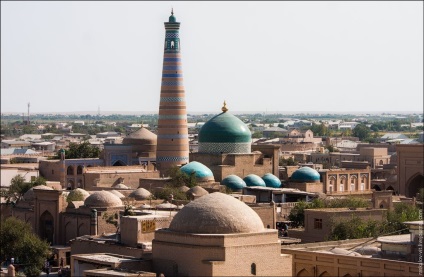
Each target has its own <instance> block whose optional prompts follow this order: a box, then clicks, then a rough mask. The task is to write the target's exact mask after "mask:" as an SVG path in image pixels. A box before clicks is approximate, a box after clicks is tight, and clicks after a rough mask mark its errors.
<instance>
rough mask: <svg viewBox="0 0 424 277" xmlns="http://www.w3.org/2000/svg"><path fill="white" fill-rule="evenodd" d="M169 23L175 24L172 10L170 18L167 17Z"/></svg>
mask: <svg viewBox="0 0 424 277" xmlns="http://www.w3.org/2000/svg"><path fill="white" fill-rule="evenodd" d="M169 22H170V23H174V22H177V19H176V18H175V16H174V9H172V11H171V16H170V17H169Z"/></svg>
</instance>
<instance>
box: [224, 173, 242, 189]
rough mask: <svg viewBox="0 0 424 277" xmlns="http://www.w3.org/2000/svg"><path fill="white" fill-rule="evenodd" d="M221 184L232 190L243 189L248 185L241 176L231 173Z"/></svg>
mask: <svg viewBox="0 0 424 277" xmlns="http://www.w3.org/2000/svg"><path fill="white" fill-rule="evenodd" d="M221 185H224V186H226V187H228V188H230V189H232V190H241V189H243V188H244V187H245V186H246V183H245V182H244V181H243V179H242V178H240V177H239V176H237V175H234V174H231V175H228V176H227V177H225V178H224V179H222V181H221Z"/></svg>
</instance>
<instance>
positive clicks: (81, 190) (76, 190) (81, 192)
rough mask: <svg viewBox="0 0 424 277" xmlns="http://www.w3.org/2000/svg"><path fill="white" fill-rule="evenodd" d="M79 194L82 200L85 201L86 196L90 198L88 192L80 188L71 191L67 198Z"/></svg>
mask: <svg viewBox="0 0 424 277" xmlns="http://www.w3.org/2000/svg"><path fill="white" fill-rule="evenodd" d="M77 193H78V194H79V193H80V194H81V195H82V197H83V200H85V199H87V197H88V196H90V194H89V193H88V191H86V190H84V189H81V188H76V189H74V190H71V191H70V192H69V194H68V198H69V197H74V195H75V194H77Z"/></svg>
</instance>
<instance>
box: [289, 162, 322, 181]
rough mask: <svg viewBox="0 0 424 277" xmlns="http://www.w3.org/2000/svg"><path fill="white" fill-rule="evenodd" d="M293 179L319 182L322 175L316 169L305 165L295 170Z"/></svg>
mask: <svg viewBox="0 0 424 277" xmlns="http://www.w3.org/2000/svg"><path fill="white" fill-rule="evenodd" d="M291 181H293V182H302V183H313V182H319V181H320V175H319V173H318V171H316V170H315V169H312V168H310V167H307V166H304V167H301V168H299V169H298V170H296V171H295V172H293V174H292V176H291Z"/></svg>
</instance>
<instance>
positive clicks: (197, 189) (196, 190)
mask: <svg viewBox="0 0 424 277" xmlns="http://www.w3.org/2000/svg"><path fill="white" fill-rule="evenodd" d="M186 194H189V195H192V196H198V197H199V196H203V195H206V194H209V192H208V191H207V190H205V189H204V188H202V187H201V186H194V187H192V188H191V189H189V190H188V191H187V192H186Z"/></svg>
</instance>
